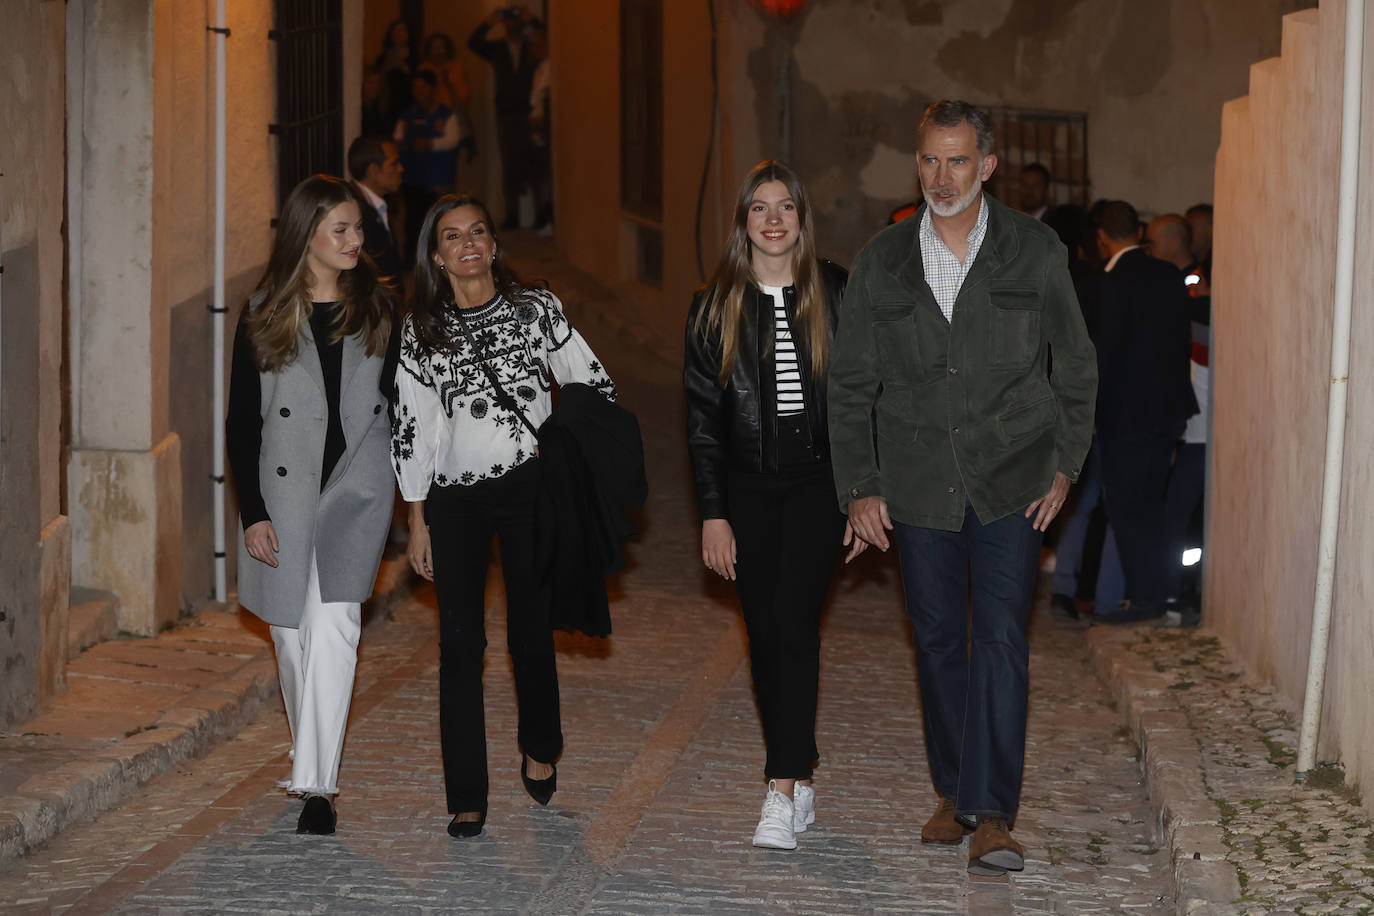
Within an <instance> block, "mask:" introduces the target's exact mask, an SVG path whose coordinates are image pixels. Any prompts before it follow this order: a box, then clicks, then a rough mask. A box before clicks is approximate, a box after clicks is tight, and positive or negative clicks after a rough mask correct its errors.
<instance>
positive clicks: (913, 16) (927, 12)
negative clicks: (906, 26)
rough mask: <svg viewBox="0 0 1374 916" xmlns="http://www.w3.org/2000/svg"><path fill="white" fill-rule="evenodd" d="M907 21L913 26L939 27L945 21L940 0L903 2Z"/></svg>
mask: <svg viewBox="0 0 1374 916" xmlns="http://www.w3.org/2000/svg"><path fill="white" fill-rule="evenodd" d="M902 5H903V6H904V7H905V8H906V21H907V22H909V23H911V24H912V25H939V24H940V23H942V22H944V21H945V10H944V7H942V6H941V5H940V0H903V4H902Z"/></svg>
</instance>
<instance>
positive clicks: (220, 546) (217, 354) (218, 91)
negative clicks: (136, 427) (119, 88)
mask: <svg viewBox="0 0 1374 916" xmlns="http://www.w3.org/2000/svg"><path fill="white" fill-rule="evenodd" d="M224 4H225V0H215V25H214V26H213V28H212V29H211V31H212V32H213V33H214V36H215V281H214V290H215V302H214V305H213V306H212V307H211V321H212V324H213V325H214V355H213V359H212V360H211V363H212V366H213V368H212V369H211V372H213V373H214V378H213V379H212V380H211V384H210V388H211V391H212V392H213V394H212V395H211V397H212V398H213V401H214V403H213V404H212V405H211V411H210V412H211V416H212V418H213V419H212V421H211V422H212V424H213V430H212V432H211V438H212V441H213V443H214V444H213V445H212V446H211V447H212V449H213V455H212V457H211V461H212V462H213V470H212V471H211V477H212V480H213V484H214V499H213V501H214V506H215V522H214V524H215V600H216V601H224V600H226V598H227V597H228V595H229V587H228V581H227V579H228V572H227V570H226V567H225V553H224V529H225V523H224V514H225V512H224V508H225V507H224V503H225V488H224V410H225V404H224V316H225V305H224V224H225V212H224V198H225V193H224V176H225V171H226V163H225V139H224V138H225V128H224V122H225V113H226V107H225V106H226V92H225V85H224V84H225V69H226V68H225V55H226V54H227V52H228V48H227V47H226V44H227V40H228V38H229V29H228V28H227V27H226V25H225V14H224Z"/></svg>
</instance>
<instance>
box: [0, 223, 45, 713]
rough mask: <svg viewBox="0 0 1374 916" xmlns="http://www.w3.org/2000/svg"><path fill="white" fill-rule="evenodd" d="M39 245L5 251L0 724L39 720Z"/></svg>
mask: <svg viewBox="0 0 1374 916" xmlns="http://www.w3.org/2000/svg"><path fill="white" fill-rule="evenodd" d="M38 255H39V252H38V245H37V243H36V242H35V243H30V244H28V245H26V246H24V247H23V248H17V249H11V250H9V251H5V252H2V253H0V263H3V264H4V267H5V272H4V273H3V274H0V284H3V289H0V296H3V298H4V303H3V305H2V306H0V322H3V326H0V342H3V346H4V358H3V359H0V398H3V410H0V613H3V614H4V618H5V619H4V620H3V621H0V726H3V725H7V724H9V723H10V722H15V721H18V720H20V719H24V718H27V717H28V716H30V715H32V714H33V710H34V703H35V699H36V695H35V692H34V691H35V678H36V668H35V665H36V664H37V659H38V655H39V652H40V649H41V642H42V632H41V629H40V621H39V614H40V608H39V603H40V600H41V596H40V590H41V584H40V582H39V574H40V569H39V565H40V560H41V556H40V551H39V547H38V537H39V535H40V534H41V533H42V519H41V518H40V510H39V503H38V496H39V487H38V483H37V482H38V480H39V479H40V476H41V469H40V468H39V466H38V386H39V381H40V380H39V366H38V309H39V303H40V301H41V300H40V284H39V282H38V276H39V273H38Z"/></svg>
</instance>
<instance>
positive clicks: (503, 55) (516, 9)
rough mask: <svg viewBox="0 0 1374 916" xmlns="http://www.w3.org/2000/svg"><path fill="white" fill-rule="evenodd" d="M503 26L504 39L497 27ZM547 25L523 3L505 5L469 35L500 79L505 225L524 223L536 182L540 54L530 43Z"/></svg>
mask: <svg viewBox="0 0 1374 916" xmlns="http://www.w3.org/2000/svg"><path fill="white" fill-rule="evenodd" d="M498 26H499V27H500V28H501V32H502V35H501V37H500V38H499V39H492V38H491V37H490V34H491V30H492V29H493V28H496V27H498ZM543 28H544V23H543V22H541V21H540V20H538V19H537V18H535V17H534V15H533V14H531V13H530V11H529V10H528V9H526V8H525V7H523V6H506V7H502V8H500V9H498V10H496V11H495V12H493V13H492V14H491V16H490V17H489V18H488V19H487V21H486V22H483V23H482V24H481V25H479V26H478V27H477V28H476V29H474V30H473V33H472V35H471V36H470V37H469V38H468V47H469V48H470V49H471V50H472V53H474V54H476V55H477V56H478V57H480V58H482V59H483V60H485V61H487V62H488V63H489V64H491V68H492V73H493V75H494V76H495V78H496V92H495V99H494V103H495V109H496V137H497V142H498V144H499V145H500V148H501V195H502V197H503V198H504V199H505V215H504V218H503V220H502V223H501V228H502V229H503V230H504V229H517V228H519V226H520V209H519V208H520V193H521V192H522V191H523V190H524V189H525V187H526V186H527V185H529V183H530V175H531V168H532V165H533V163H532V160H533V142H532V140H531V135H530V90H531V88H532V86H533V83H534V71H535V70H536V69H537V68H538V66H539V61H540V59H539V56H538V55H536V54H535V53H534V50H533V48H532V47H531V46H530V43H529V36H530V32H531V30H532V29H540V30H542V29H543Z"/></svg>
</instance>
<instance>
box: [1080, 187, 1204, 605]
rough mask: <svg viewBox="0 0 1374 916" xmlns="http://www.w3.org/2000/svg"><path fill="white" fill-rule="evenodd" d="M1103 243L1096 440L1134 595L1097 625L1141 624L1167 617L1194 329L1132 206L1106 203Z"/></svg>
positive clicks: (1175, 276) (1176, 284) (1170, 272)
mask: <svg viewBox="0 0 1374 916" xmlns="http://www.w3.org/2000/svg"><path fill="white" fill-rule="evenodd" d="M1097 236H1098V245H1099V247H1100V248H1101V250H1102V254H1103V255H1105V256H1106V257H1107V259H1108V260H1107V266H1106V274H1105V276H1104V277H1103V279H1102V285H1101V288H1100V299H1099V304H1098V310H1097V316H1096V317H1097V320H1096V329H1095V331H1096V335H1095V336H1096V341H1095V342H1096V344H1097V363H1098V386H1099V387H1098V394H1097V438H1098V443H1099V445H1100V446H1101V449H1102V486H1103V489H1104V491H1105V493H1106V503H1107V510H1108V513H1109V515H1110V516H1111V520H1112V527H1113V528H1114V530H1115V531H1116V540H1117V545H1118V546H1119V547H1120V550H1121V562H1122V566H1123V567H1124V568H1125V572H1126V593H1127V595H1128V596H1129V597H1130V605H1129V607H1127V608H1123V609H1121V610H1119V611H1117V612H1115V613H1107V614H1098V615H1097V619H1098V621H1099V622H1103V623H1135V622H1139V621H1142V620H1151V619H1154V618H1156V617H1160V616H1163V614H1164V610H1165V600H1166V598H1167V597H1168V595H1167V594H1166V592H1167V585H1166V581H1167V576H1166V574H1167V572H1168V565H1167V564H1168V563H1169V562H1170V557H1169V555H1168V548H1167V543H1166V540H1165V512H1164V494H1165V488H1166V486H1167V483H1168V479H1169V467H1170V464H1171V462H1172V460H1173V455H1174V449H1175V448H1176V447H1177V445H1178V441H1179V438H1180V437H1181V436H1182V434H1183V427H1184V424H1185V423H1186V422H1187V420H1188V418H1189V417H1191V416H1192V415H1193V414H1195V413H1197V398H1196V397H1194V395H1193V385H1192V382H1191V381H1190V380H1189V375H1188V369H1189V367H1188V362H1189V349H1190V347H1191V342H1192V328H1191V325H1190V323H1189V316H1188V296H1187V293H1186V292H1185V287H1184V285H1183V276H1182V274H1180V272H1179V270H1178V268H1177V267H1175V266H1173V265H1172V264H1168V263H1166V262H1164V261H1160V260H1157V259H1155V258H1152V257H1150V256H1149V255H1148V254H1147V253H1146V252H1145V249H1144V248H1142V247H1140V244H1139V241H1140V219H1139V217H1138V216H1137V215H1136V211H1135V208H1134V207H1132V206H1131V205H1130V204H1128V203H1126V202H1125V201H1120V200H1116V201H1109V202H1108V203H1106V204H1103V205H1102V207H1101V208H1100V209H1099V210H1098V214H1097ZM1172 562H1175V563H1177V562H1178V557H1174V558H1173V559H1172Z"/></svg>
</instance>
